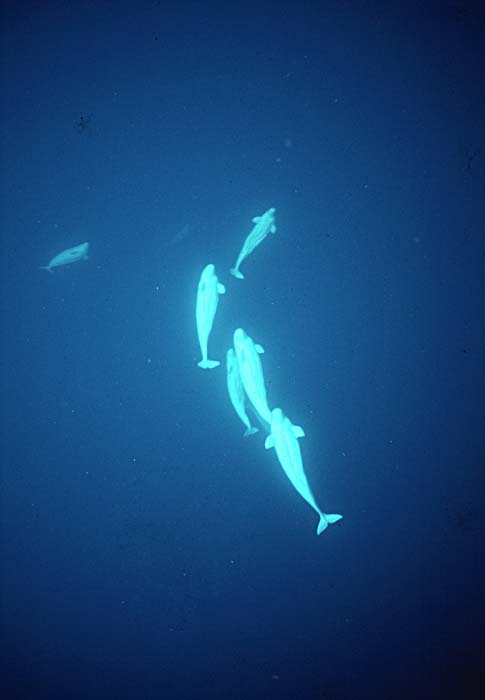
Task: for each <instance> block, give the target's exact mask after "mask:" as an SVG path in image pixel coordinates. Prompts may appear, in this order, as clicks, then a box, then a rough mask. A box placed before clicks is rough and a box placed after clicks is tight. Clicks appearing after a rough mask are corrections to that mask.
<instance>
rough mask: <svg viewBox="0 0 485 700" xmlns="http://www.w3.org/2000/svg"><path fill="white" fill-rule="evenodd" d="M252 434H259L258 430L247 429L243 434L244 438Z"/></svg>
mask: <svg viewBox="0 0 485 700" xmlns="http://www.w3.org/2000/svg"><path fill="white" fill-rule="evenodd" d="M254 433H259V428H254V427H251V428H248V429H247V430H246V432H245V433H244V437H249V436H250V435H254Z"/></svg>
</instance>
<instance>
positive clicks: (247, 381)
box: [234, 328, 271, 423]
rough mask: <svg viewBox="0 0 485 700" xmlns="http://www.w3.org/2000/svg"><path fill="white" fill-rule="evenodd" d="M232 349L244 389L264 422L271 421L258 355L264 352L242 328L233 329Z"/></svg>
mask: <svg viewBox="0 0 485 700" xmlns="http://www.w3.org/2000/svg"><path fill="white" fill-rule="evenodd" d="M234 350H235V352H236V357H237V363H238V366H239V373H240V375H241V381H242V384H243V387H244V390H245V392H246V394H247V396H248V398H249V400H250V401H251V403H252V405H253V407H254V409H255V410H256V411H257V413H258V414H259V415H260V416H261V418H262V420H263V421H264V422H265V423H271V411H270V409H269V406H268V400H267V398H266V387H265V385H264V376H263V368H262V366H261V359H260V357H259V356H260V355H261V354H262V353H263V352H264V350H263V348H262V347H261V345H259V344H257V343H255V342H254V340H253V339H252V338H251V337H250V336H249V335H248V334H247V333H246V331H244V330H243V329H242V328H237V329H236V330H235V331H234Z"/></svg>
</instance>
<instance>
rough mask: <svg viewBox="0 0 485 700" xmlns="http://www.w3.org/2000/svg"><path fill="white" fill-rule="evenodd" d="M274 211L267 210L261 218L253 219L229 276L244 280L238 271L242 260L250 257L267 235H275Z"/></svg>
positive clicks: (272, 209)
mask: <svg viewBox="0 0 485 700" xmlns="http://www.w3.org/2000/svg"><path fill="white" fill-rule="evenodd" d="M275 211H276V209H274V208H271V209H268V211H265V212H264V214H262V215H261V216H255V217H254V219H253V224H254V227H253V229H252V231H251V233H250V234H249V235H248V237H247V238H246V240H245V241H244V244H243V247H242V249H241V252H240V253H239V257H238V259H237V260H236V264H235V265H234V267H231V270H230V272H231V275H234V277H237V279H239V280H243V279H244V275H243V273H242V272H241V270H240V269H239V268H240V266H241V264H242V262H243V260H245V259H246V258H247V257H248V255H250V254H251V253H252V252H253V250H254V249H255V248H256V246H258V245H259V244H260V243H261V242H262V241H264V239H265V238H266V236H267V235H268V233H276V226H275V222H274V217H275Z"/></svg>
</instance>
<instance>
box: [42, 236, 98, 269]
mask: <svg viewBox="0 0 485 700" xmlns="http://www.w3.org/2000/svg"><path fill="white" fill-rule="evenodd" d="M88 248H89V243H80V244H79V245H76V246H74V247H73V248H68V249H67V250H63V251H62V253H58V254H57V255H54V257H53V258H52V260H51V261H50V262H49V264H48V265H42V267H41V268H40V269H41V270H47V272H51V273H52V269H53V268H54V267H60V266H61V265H69V264H70V263H74V262H77V261H78V260H87V259H88Z"/></svg>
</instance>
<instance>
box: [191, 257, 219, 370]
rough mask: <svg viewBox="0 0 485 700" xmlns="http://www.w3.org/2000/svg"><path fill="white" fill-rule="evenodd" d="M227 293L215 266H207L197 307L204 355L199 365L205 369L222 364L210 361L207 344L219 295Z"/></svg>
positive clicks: (199, 288) (196, 317)
mask: <svg viewBox="0 0 485 700" xmlns="http://www.w3.org/2000/svg"><path fill="white" fill-rule="evenodd" d="M225 293H226V288H225V287H224V285H223V284H221V283H220V282H219V280H218V279H217V275H216V272H215V267H214V265H212V263H210V264H209V265H206V266H205V267H204V269H203V270H202V274H201V276H200V281H199V286H198V289H197V302H196V306H195V319H196V323H197V334H198V336H199V345H200V351H201V353H202V360H201V361H200V362H198V363H197V364H198V365H199V367H202V368H203V369H212V368H213V367H217V366H218V365H220V362H218V361H217V360H209V359H208V357H207V343H208V340H209V335H210V332H211V330H212V324H213V323H214V316H215V315H216V311H217V305H218V303H219V294H225Z"/></svg>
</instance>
